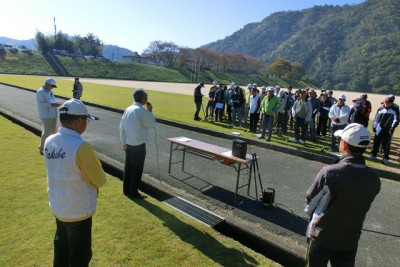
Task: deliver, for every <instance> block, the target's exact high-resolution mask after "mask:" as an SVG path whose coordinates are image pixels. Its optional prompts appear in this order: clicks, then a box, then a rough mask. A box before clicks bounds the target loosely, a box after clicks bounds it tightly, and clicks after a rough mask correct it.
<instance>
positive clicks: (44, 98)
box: [36, 78, 62, 155]
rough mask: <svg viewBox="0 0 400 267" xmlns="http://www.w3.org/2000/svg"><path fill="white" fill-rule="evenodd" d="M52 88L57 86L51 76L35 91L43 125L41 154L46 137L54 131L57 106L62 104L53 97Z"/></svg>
mask: <svg viewBox="0 0 400 267" xmlns="http://www.w3.org/2000/svg"><path fill="white" fill-rule="evenodd" d="M53 88H57V85H56V81H55V80H54V79H53V78H47V79H46V81H45V82H44V85H43V86H42V87H41V88H40V89H39V90H37V92H36V102H37V108H38V114H39V118H40V120H41V121H42V127H43V130H42V136H41V139H40V145H39V152H40V154H41V155H43V146H44V141H45V140H46V138H47V137H48V136H49V135H52V134H54V133H56V128H57V115H58V112H57V107H58V106H60V105H61V104H62V102H60V101H57V99H56V98H55V96H54V94H53V92H52V90H53Z"/></svg>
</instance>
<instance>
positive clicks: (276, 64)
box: [263, 58, 292, 78]
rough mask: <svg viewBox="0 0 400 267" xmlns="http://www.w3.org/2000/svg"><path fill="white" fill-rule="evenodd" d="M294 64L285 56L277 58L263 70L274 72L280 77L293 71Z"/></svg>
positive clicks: (273, 73)
mask: <svg viewBox="0 0 400 267" xmlns="http://www.w3.org/2000/svg"><path fill="white" fill-rule="evenodd" d="M291 69H292V65H291V64H290V62H289V61H288V60H286V59H284V58H277V59H275V60H274V61H273V62H272V63H271V64H270V65H268V66H266V67H265V68H264V69H263V72H265V73H268V74H272V75H274V76H276V77H278V78H280V77H282V76H283V75H285V74H288V73H290V72H291Z"/></svg>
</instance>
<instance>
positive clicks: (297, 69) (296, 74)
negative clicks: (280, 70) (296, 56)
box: [289, 62, 305, 80]
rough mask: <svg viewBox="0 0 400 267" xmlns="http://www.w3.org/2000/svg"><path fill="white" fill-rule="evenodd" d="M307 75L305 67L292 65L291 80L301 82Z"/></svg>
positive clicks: (297, 64) (296, 64) (298, 64)
mask: <svg viewBox="0 0 400 267" xmlns="http://www.w3.org/2000/svg"><path fill="white" fill-rule="evenodd" d="M304 74H305V71H304V67H303V65H302V64H300V63H296V62H295V63H292V67H291V71H290V75H289V78H290V79H293V80H300V79H301V78H302V77H303V75H304Z"/></svg>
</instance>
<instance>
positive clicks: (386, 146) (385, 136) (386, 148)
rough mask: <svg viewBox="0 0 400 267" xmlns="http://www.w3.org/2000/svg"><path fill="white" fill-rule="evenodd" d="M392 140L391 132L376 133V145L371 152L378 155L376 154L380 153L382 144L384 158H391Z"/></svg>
mask: <svg viewBox="0 0 400 267" xmlns="http://www.w3.org/2000/svg"><path fill="white" fill-rule="evenodd" d="M391 142H392V136H391V134H390V132H383V131H381V132H380V133H379V134H378V135H376V134H375V137H374V146H373V148H372V151H371V154H372V155H374V156H375V157H376V155H377V154H378V151H379V148H380V146H381V144H382V148H383V153H384V158H385V159H389V154H390V143H391Z"/></svg>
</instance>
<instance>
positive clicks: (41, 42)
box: [35, 32, 53, 54]
mask: <svg viewBox="0 0 400 267" xmlns="http://www.w3.org/2000/svg"><path fill="white" fill-rule="evenodd" d="M35 39H36V46H37V50H38V51H40V52H41V53H42V54H46V53H47V52H49V51H52V50H53V43H52V41H51V40H50V38H48V37H46V36H44V34H43V33H41V32H37V33H36V35H35Z"/></svg>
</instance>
